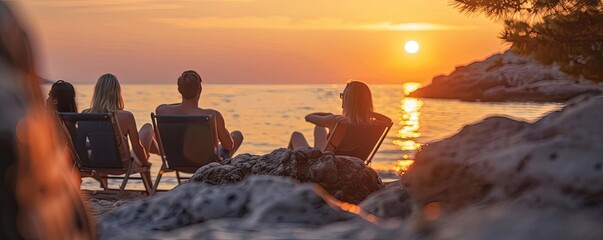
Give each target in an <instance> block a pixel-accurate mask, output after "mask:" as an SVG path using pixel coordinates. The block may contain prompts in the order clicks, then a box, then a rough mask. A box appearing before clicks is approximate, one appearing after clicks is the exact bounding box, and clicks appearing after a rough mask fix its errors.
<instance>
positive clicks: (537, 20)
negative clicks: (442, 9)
mask: <svg viewBox="0 0 603 240" xmlns="http://www.w3.org/2000/svg"><path fill="white" fill-rule="evenodd" d="M453 5H454V6H455V7H456V8H458V9H459V10H460V11H461V12H464V13H468V14H476V13H483V14H485V15H486V16H488V17H490V18H492V19H494V20H503V21H504V30H503V32H502V33H501V36H500V37H501V38H502V39H503V40H505V41H507V42H509V43H512V46H511V50H512V51H514V52H515V53H518V54H523V55H532V56H534V57H535V58H536V59H538V60H540V61H541V62H543V63H547V64H550V63H553V62H556V63H557V64H559V66H560V67H561V69H562V70H563V71H565V72H569V73H572V74H575V75H582V76H584V77H586V78H588V79H592V80H597V81H603V0H454V1H453Z"/></svg>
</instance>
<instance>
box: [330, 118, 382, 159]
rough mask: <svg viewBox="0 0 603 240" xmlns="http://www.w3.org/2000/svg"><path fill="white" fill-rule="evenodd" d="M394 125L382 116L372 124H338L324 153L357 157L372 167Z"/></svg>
mask: <svg viewBox="0 0 603 240" xmlns="http://www.w3.org/2000/svg"><path fill="white" fill-rule="evenodd" d="M392 125H393V122H392V120H391V119H390V118H388V117H386V116H384V115H381V114H377V115H376V121H375V122H373V123H370V124H351V123H345V122H338V123H337V124H335V128H333V131H332V133H331V134H330V136H329V139H328V140H327V144H326V145H325V147H324V149H323V151H329V152H333V153H335V154H336V155H344V156H352V157H357V158H359V159H361V160H363V161H364V162H365V163H366V164H367V165H370V164H371V161H372V159H373V156H374V155H375V153H376V152H377V150H378V149H379V146H381V143H382V142H383V140H384V139H385V136H387V133H388V132H389V130H390V129H391V127H392Z"/></svg>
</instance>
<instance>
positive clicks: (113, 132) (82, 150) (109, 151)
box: [59, 113, 153, 198]
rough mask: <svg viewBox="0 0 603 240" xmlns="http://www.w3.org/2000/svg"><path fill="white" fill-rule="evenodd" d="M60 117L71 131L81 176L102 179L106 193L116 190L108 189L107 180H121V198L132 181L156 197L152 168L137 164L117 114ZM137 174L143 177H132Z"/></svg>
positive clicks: (64, 114)
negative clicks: (82, 174)
mask: <svg viewBox="0 0 603 240" xmlns="http://www.w3.org/2000/svg"><path fill="white" fill-rule="evenodd" d="M59 117H60V118H61V120H62V121H63V122H64V123H65V126H66V127H67V130H68V131H69V135H70V138H71V141H72V143H73V146H72V148H73V150H74V151H75V153H74V154H73V155H74V158H75V161H76V164H77V167H78V168H79V170H80V172H88V173H89V174H90V175H91V176H93V177H94V178H95V179H101V181H100V182H101V186H102V187H103V189H105V190H113V189H110V188H109V186H108V179H122V183H121V185H120V188H119V194H118V195H117V196H118V198H119V197H120V196H121V195H122V194H123V192H124V190H125V188H126V184H127V183H128V180H130V179H136V180H142V182H143V184H144V187H145V189H146V193H147V194H152V193H153V185H152V182H151V174H150V167H139V166H136V165H135V164H134V158H133V157H132V155H131V153H130V151H129V145H128V142H127V138H125V137H124V135H123V134H122V133H121V129H120V128H119V124H117V120H116V118H115V113H59ZM120 148H121V149H120ZM135 173H140V176H141V177H131V175H132V174H135ZM116 175H124V176H116Z"/></svg>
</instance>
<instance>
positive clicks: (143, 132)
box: [138, 123, 155, 162]
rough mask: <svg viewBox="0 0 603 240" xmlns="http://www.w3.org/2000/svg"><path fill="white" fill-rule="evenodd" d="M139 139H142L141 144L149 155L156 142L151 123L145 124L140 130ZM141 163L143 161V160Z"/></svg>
mask: <svg viewBox="0 0 603 240" xmlns="http://www.w3.org/2000/svg"><path fill="white" fill-rule="evenodd" d="M138 138H139V139H140V143H141V144H142V147H143V148H144V150H145V151H146V152H147V153H149V152H150V151H149V150H150V149H151V144H152V143H153V142H154V141H155V140H154V139H153V126H151V124H149V123H145V124H144V125H142V127H141V128H140V130H139V131H138ZM141 161H143V160H142V159H141ZM146 161H148V159H146V160H144V162H146Z"/></svg>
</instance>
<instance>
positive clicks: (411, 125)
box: [392, 86, 423, 174]
mask: <svg viewBox="0 0 603 240" xmlns="http://www.w3.org/2000/svg"><path fill="white" fill-rule="evenodd" d="M405 89H406V86H405ZM422 106H423V101H421V99H417V98H404V99H402V101H401V102H400V109H401V110H402V117H401V118H400V122H399V124H400V126H401V128H400V130H398V132H397V133H396V139H395V140H394V141H393V142H392V143H393V144H394V145H397V146H398V147H400V149H401V150H402V152H403V154H404V155H403V156H402V159H401V160H398V161H397V162H396V165H395V166H394V168H393V170H394V171H395V172H396V173H398V174H404V173H405V172H406V170H408V168H409V167H410V165H412V163H413V162H414V155H415V153H416V152H417V150H418V149H419V148H420V147H421V144H419V143H417V142H416V141H415V140H416V138H418V137H420V136H421V132H420V131H419V129H420V128H421V126H420V124H419V118H420V116H421V112H420V111H419V110H420V109H421V107H422Z"/></svg>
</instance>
